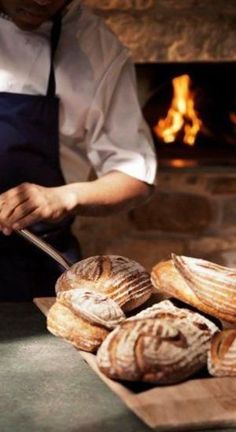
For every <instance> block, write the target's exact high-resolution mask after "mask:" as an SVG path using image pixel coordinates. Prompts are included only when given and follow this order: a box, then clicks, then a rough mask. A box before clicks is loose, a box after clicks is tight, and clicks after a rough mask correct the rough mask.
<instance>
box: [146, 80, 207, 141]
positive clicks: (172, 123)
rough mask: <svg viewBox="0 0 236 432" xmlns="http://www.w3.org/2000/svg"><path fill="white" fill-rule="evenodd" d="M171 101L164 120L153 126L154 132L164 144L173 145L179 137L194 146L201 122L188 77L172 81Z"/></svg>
mask: <svg viewBox="0 0 236 432" xmlns="http://www.w3.org/2000/svg"><path fill="white" fill-rule="evenodd" d="M172 84H173V99H172V102H171V106H170V108H169V110H168V113H167V116H166V118H161V119H160V120H159V121H158V123H157V125H156V126H154V132H155V134H156V135H157V137H158V138H160V139H161V140H162V141H164V142H165V143H173V142H174V141H176V140H177V139H178V137H179V136H180V135H181V137H182V142H183V143H184V144H187V145H190V146H192V145H194V143H195V140H196V137H197V134H198V132H199V130H200V128H201V124H202V122H201V120H200V119H199V118H198V115H197V112H196V110H195V108H194V94H193V92H192V91H191V80H190V77H189V75H186V74H185V75H181V76H178V77H176V78H174V79H173V80H172Z"/></svg>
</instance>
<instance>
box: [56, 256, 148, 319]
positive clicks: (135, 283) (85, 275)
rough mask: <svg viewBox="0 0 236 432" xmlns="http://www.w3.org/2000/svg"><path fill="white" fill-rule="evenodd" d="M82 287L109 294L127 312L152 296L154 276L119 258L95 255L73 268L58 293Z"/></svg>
mask: <svg viewBox="0 0 236 432" xmlns="http://www.w3.org/2000/svg"><path fill="white" fill-rule="evenodd" d="M80 287H82V288H86V289H89V290H92V291H95V292H100V293H102V294H105V295H106V296H108V297H110V298H111V299H113V300H114V301H115V302H116V303H117V304H118V305H119V306H120V307H121V308H122V310H123V311H125V312H127V311H130V310H132V309H135V308H136V307H138V306H140V305H141V304H143V303H144V302H145V301H146V300H148V298H149V297H150V296H151V294H152V284H151V281H150V274H149V273H148V272H147V271H146V270H145V269H144V267H143V266H142V265H141V264H139V263H137V262H136V261H134V260H132V259H129V258H126V257H122V256H118V255H101V256H93V257H89V258H86V259H84V260H82V261H79V262H78V263H76V264H74V265H72V266H71V267H70V269H69V270H67V271H65V272H64V273H63V274H62V275H61V276H60V277H59V279H58V280H57V283H56V293H57V294H58V293H60V292H62V291H67V290H71V289H75V288H76V289H78V288H80Z"/></svg>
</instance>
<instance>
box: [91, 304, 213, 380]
mask: <svg viewBox="0 0 236 432" xmlns="http://www.w3.org/2000/svg"><path fill="white" fill-rule="evenodd" d="M162 303H163V304H161V303H160V304H158V305H154V306H153V307H151V308H149V309H147V310H145V311H143V312H141V313H140V314H137V315H136V316H134V317H132V318H129V319H127V320H126V321H124V322H123V323H122V324H121V325H120V326H118V327H117V328H116V329H115V330H113V331H112V332H111V333H110V334H109V335H108V336H107V338H106V339H105V341H104V342H103V343H102V345H101V347H100V348H99V350H98V354H97V360H98V366H99V368H100V370H101V371H102V372H103V373H104V374H105V375H107V376H108V377H110V378H113V379H121V380H128V381H143V382H151V383H157V384H173V383H177V382H180V381H182V380H184V379H186V378H188V377H190V376H191V375H193V374H194V373H195V372H197V371H198V370H200V369H201V368H202V367H204V366H205V365H206V362H207V352H208V350H209V347H210V340H211V337H212V335H213V334H214V333H215V332H216V331H217V330H218V328H217V327H216V326H215V325H214V324H213V323H212V322H211V321H209V320H208V319H206V318H205V317H202V316H201V315H200V314H198V313H194V312H191V311H188V310H185V309H183V310H182V309H179V308H176V307H175V306H174V305H173V304H172V303H170V302H168V301H167V302H165V301H164V302H162Z"/></svg>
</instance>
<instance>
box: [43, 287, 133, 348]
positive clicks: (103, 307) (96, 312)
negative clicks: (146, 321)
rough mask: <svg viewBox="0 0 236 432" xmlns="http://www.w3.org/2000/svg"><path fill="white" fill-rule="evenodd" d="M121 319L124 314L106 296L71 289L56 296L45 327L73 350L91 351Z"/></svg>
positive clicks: (123, 317)
mask: <svg viewBox="0 0 236 432" xmlns="http://www.w3.org/2000/svg"><path fill="white" fill-rule="evenodd" d="M124 319H125V315H124V312H123V311H122V310H121V308H120V307H119V305H118V304H117V303H116V302H114V301H113V300H112V299H110V298H109V297H106V296H104V295H103V294H100V293H96V292H94V291H89V290H85V289H74V290H69V291H65V292H61V293H59V294H58V296H57V299H56V303H55V304H54V305H53V306H52V307H51V309H50V310H49V313H48V316H47V328H48V330H49V331H50V332H51V333H52V334H54V335H55V336H60V337H62V338H63V339H66V340H67V341H68V342H70V343H72V344H73V345H74V346H75V347H76V348H78V349H81V350H84V351H91V352H94V351H96V350H97V348H98V347H99V346H100V345H101V343H102V341H103V340H104V339H105V337H106V336H107V335H108V333H109V331H110V330H111V329H113V328H115V327H116V326H117V325H118V324H120V323H121V322H122V321H123V320H124Z"/></svg>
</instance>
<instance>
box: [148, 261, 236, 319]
mask: <svg viewBox="0 0 236 432" xmlns="http://www.w3.org/2000/svg"><path fill="white" fill-rule="evenodd" d="M151 280H152V283H153V286H154V287H155V288H156V290H157V291H158V292H160V293H162V294H165V295H166V296H169V297H175V298H177V299H179V300H182V301H183V302H185V303H188V304H190V305H192V306H194V307H196V308H197V309H199V310H200V311H203V312H205V313H207V314H209V315H213V316H215V317H216V318H218V319H221V320H224V321H227V322H232V323H236V269H230V268H228V267H223V266H219V265H217V264H214V263H211V262H209V261H205V260H201V259H197V258H190V257H183V256H176V255H174V254H173V255H172V259H171V260H169V261H164V262H160V263H159V264H157V265H156V266H155V267H153V269H152V272H151Z"/></svg>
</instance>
